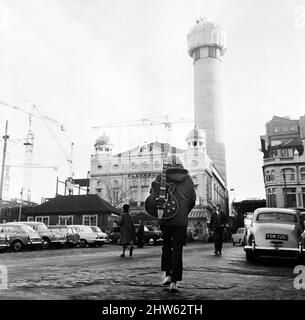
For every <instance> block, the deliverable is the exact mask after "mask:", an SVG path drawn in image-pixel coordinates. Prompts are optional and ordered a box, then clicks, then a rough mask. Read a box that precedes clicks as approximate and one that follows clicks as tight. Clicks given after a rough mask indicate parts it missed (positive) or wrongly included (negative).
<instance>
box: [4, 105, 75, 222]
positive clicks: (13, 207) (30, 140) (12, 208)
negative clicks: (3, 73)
mask: <svg viewBox="0 0 305 320" xmlns="http://www.w3.org/2000/svg"><path fill="white" fill-rule="evenodd" d="M29 105H30V108H26V107H20V106H17V105H16V104H12V103H8V102H6V101H1V100H0V107H1V108H2V109H8V110H11V109H12V110H14V111H17V112H18V113H22V114H23V115H24V116H25V121H27V133H26V136H25V137H18V138H15V137H12V136H10V134H9V128H10V124H9V121H8V120H6V122H5V132H4V135H3V136H2V143H1V147H2V165H1V178H0V221H1V222H7V221H20V220H23V218H24V216H23V214H24V212H25V211H26V210H27V208H30V207H34V206H37V205H38V202H37V201H33V200H32V197H31V193H32V187H31V184H32V172H33V171H36V170H41V172H43V171H45V170H52V171H54V172H55V173H57V172H58V169H59V168H58V166H56V165H54V164H42V163H37V162H35V161H34V153H35V140H36V134H35V131H34V129H33V120H34V119H35V120H37V121H41V123H42V124H43V126H44V128H45V131H46V132H47V133H48V134H49V135H50V137H51V138H52V139H53V141H54V148H55V147H56V148H58V149H59V151H60V152H61V154H62V156H63V158H64V159H65V162H66V172H67V176H66V177H65V178H64V179H62V180H63V181H61V180H60V179H59V178H58V177H57V179H56V180H54V190H56V191H55V193H54V195H55V196H56V195H57V194H59V192H60V191H59V190H62V192H63V193H64V194H72V193H73V188H74V185H73V183H72V181H73V178H74V173H73V163H72V157H73V145H74V144H73V142H71V143H70V150H69V152H67V150H66V149H65V147H64V146H63V144H62V142H61V141H60V139H59V138H58V133H57V132H56V131H60V132H65V130H66V129H65V125H64V124H63V123H62V122H60V121H57V120H55V119H53V118H51V117H48V116H46V115H44V114H42V113H41V112H40V110H39V108H38V107H37V106H36V105H35V104H32V103H29ZM13 125H14V124H12V126H13ZM16 148H18V151H19V153H20V152H21V150H23V154H24V156H23V158H21V159H20V156H18V155H17V156H16V154H15V153H14V151H15V149H16ZM16 158H17V159H19V161H18V162H17V161H15V159H16ZM12 159H14V160H13V161H12ZM15 169H19V170H18V173H19V176H20V177H21V178H20V179H19V183H20V192H18V193H17V194H15V195H13V196H12V192H10V187H11V185H12V184H15V183H16V182H15V181H14V180H13V181H12V178H11V176H12V171H13V170H15ZM20 173H21V174H20ZM41 178H42V179H43V174H42V175H41ZM55 184H56V189H55ZM61 184H62V185H63V187H62V188H61V187H60V185H61ZM79 187H80V186H79ZM79 190H80V189H79ZM44 201H45V198H44V197H42V198H41V202H44Z"/></svg>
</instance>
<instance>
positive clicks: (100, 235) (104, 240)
mask: <svg viewBox="0 0 305 320" xmlns="http://www.w3.org/2000/svg"><path fill="white" fill-rule="evenodd" d="M91 229H92V230H93V232H95V233H96V235H97V236H98V241H99V242H98V243H97V245H99V246H102V245H103V244H104V243H109V242H110V240H109V236H108V234H107V233H105V232H103V231H102V229H101V228H100V227H96V226H91Z"/></svg>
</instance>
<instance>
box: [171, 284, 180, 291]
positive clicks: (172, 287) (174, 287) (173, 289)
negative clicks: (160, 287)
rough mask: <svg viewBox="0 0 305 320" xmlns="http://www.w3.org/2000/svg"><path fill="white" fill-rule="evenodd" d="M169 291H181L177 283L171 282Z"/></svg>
mask: <svg viewBox="0 0 305 320" xmlns="http://www.w3.org/2000/svg"><path fill="white" fill-rule="evenodd" d="M169 290H170V292H179V289H178V288H177V284H176V283H175V282H171V284H170V287H169Z"/></svg>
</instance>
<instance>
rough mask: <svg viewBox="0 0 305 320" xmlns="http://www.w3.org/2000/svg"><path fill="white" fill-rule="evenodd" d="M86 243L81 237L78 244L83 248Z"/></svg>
mask: <svg viewBox="0 0 305 320" xmlns="http://www.w3.org/2000/svg"><path fill="white" fill-rule="evenodd" d="M87 244H88V242H87V240H85V239H81V240H80V244H79V246H80V247H81V248H85V247H87Z"/></svg>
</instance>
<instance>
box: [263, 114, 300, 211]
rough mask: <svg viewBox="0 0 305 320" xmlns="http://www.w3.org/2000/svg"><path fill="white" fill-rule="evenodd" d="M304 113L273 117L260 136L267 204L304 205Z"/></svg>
mask: <svg viewBox="0 0 305 320" xmlns="http://www.w3.org/2000/svg"><path fill="white" fill-rule="evenodd" d="M304 147H305V116H302V117H300V119H299V120H290V119H289V118H287V117H277V116H274V117H273V118H272V120H271V121H269V122H267V123H266V134H265V135H264V136H261V151H262V152H263V153H264V158H263V160H264V164H263V174H264V183H265V190H266V199H267V206H268V207H288V208H292V207H305V153H304Z"/></svg>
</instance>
